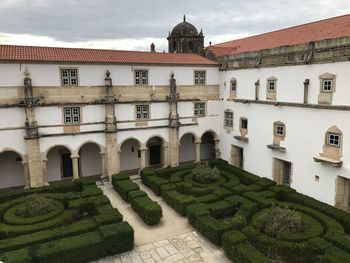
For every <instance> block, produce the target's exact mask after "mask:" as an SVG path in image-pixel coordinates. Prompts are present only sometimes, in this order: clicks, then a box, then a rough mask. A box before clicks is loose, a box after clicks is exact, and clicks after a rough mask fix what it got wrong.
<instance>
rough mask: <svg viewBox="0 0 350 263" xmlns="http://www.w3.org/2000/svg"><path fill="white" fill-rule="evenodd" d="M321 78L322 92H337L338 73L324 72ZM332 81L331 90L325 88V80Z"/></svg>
mask: <svg viewBox="0 0 350 263" xmlns="http://www.w3.org/2000/svg"><path fill="white" fill-rule="evenodd" d="M318 78H319V79H320V92H322V93H331V92H335V88H336V75H334V74H331V73H323V74H322V75H320V76H319V77H318ZM329 80H330V81H331V90H324V82H325V81H329Z"/></svg>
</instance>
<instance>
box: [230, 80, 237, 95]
mask: <svg viewBox="0 0 350 263" xmlns="http://www.w3.org/2000/svg"><path fill="white" fill-rule="evenodd" d="M233 84H234V85H233ZM233 86H234V89H232V88H233ZM230 91H233V92H235V91H237V80H236V79H231V80H230Z"/></svg>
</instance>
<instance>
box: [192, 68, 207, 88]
mask: <svg viewBox="0 0 350 263" xmlns="http://www.w3.org/2000/svg"><path fill="white" fill-rule="evenodd" d="M199 72H203V73H204V83H196V73H199ZM193 84H194V85H198V86H203V85H207V70H199V69H198V70H197V69H195V70H194V71H193Z"/></svg>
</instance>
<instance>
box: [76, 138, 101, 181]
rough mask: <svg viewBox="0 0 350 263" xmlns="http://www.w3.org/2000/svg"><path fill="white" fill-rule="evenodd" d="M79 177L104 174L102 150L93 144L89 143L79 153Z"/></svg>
mask: <svg viewBox="0 0 350 263" xmlns="http://www.w3.org/2000/svg"><path fill="white" fill-rule="evenodd" d="M79 162H80V163H79V164H80V175H79V176H95V175H101V174H102V159H101V154H100V148H99V147H98V146H97V145H96V144H93V143H87V144H85V145H83V146H82V147H81V148H80V151H79Z"/></svg>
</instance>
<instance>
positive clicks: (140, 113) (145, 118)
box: [135, 104, 150, 120]
mask: <svg viewBox="0 0 350 263" xmlns="http://www.w3.org/2000/svg"><path fill="white" fill-rule="evenodd" d="M138 108H140V112H138ZM144 109H147V111H146V115H147V116H146V115H145V112H144ZM138 116H139V117H138ZM145 116H146V117H145ZM135 119H136V120H149V119H150V105H149V104H136V105H135Z"/></svg>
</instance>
